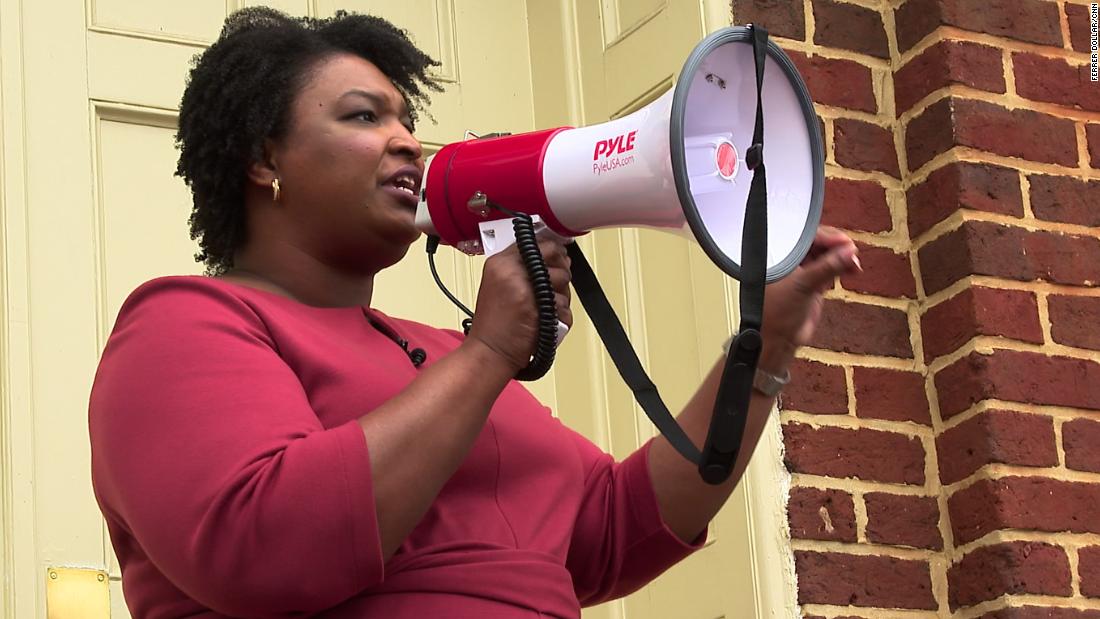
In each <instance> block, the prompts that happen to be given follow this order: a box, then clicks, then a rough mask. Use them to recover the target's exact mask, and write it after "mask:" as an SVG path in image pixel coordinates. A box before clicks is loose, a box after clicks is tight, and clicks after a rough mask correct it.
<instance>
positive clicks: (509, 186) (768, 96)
mask: <svg viewBox="0 0 1100 619" xmlns="http://www.w3.org/2000/svg"><path fill="white" fill-rule="evenodd" d="M755 79H756V77H755V69H754V60H753V50H752V39H751V34H750V29H749V28H745V27H734V28H727V29H724V30H721V31H718V32H715V33H714V34H712V35H711V36H709V37H707V38H706V39H705V40H703V41H702V42H701V43H700V44H699V45H697V46H696V47H695V50H694V51H693V52H692V53H691V55H690V56H689V58H688V60H687V62H686V63H685V65H684V68H683V70H682V72H681V74H680V79H679V81H678V82H677V84H676V86H675V88H672V89H669V91H668V92H666V93H665V94H664V95H663V96H661V97H660V98H659V99H657V100H656V101H654V102H653V103H651V104H650V105H648V106H646V107H644V108H642V109H640V110H638V111H637V112H634V113H633V114H630V115H629V116H626V117H623V118H620V119H616V120H611V121H608V122H605V123H601V124H597V125H592V126H589V127H583V128H570V127H564V128H557V129H547V130H543V131H535V132H531V133H523V134H516V135H507V136H502V137H492V138H485V139H471V140H466V141H462V142H455V143H452V144H448V145H447V146H444V147H443V148H442V149H440V150H439V152H438V153H436V154H435V155H434V156H433V157H432V159H431V160H430V161H429V163H428V166H427V170H426V174H425V179H424V187H425V189H424V191H423V192H422V194H421V195H422V200H421V202H420V206H419V208H418V209H417V213H416V225H417V226H418V227H419V228H420V229H421V230H422V231H424V232H426V233H429V234H434V235H437V236H439V238H440V239H441V241H442V242H443V243H445V244H449V245H454V246H456V247H458V248H459V249H462V250H463V251H466V252H467V253H482V252H483V251H484V249H485V245H484V242H483V238H482V233H481V230H482V226H481V224H483V223H484V222H487V221H491V220H498V219H510V217H509V216H508V215H506V214H504V213H502V212H498V211H495V210H493V209H488V208H486V207H485V206H484V203H483V202H479V201H478V200H476V199H474V198H475V196H478V195H481V196H487V197H488V199H489V200H491V201H492V202H494V203H496V204H500V205H503V206H506V207H507V208H509V209H512V210H515V211H522V212H526V213H529V214H532V215H538V216H539V217H541V219H542V221H543V222H545V225H546V226H548V227H549V228H550V229H551V230H553V231H554V232H556V233H557V234H559V235H561V236H563V237H576V236H580V235H582V234H585V233H587V232H588V231H589V230H594V229H597V228H608V227H649V228H657V229H661V230H666V231H669V232H674V233H678V234H682V235H686V236H688V238H691V239H693V240H695V241H696V242H698V243H699V245H701V246H702V248H703V249H704V250H705V251H706V253H707V255H708V256H709V257H710V258H711V260H713V261H714V263H715V264H716V265H717V266H718V267H719V268H720V269H722V270H723V271H724V272H725V273H727V274H728V275H730V276H731V277H735V278H740V276H741V270H740V259H741V249H742V248H741V245H742V236H743V234H742V232H743V229H744V217H745V204H746V198H747V196H748V192H749V185H750V181H751V179H752V171H751V170H750V169H749V166H748V165H746V162H745V156H746V154H747V152H748V150H749V148H750V146H751V145H752V138H753V125H754V120H755V114H756V94H757V93H756V84H755ZM763 84H764V86H763V92H762V100H763V107H764V111H765V113H766V115H767V118H768V123H767V125H766V128H765V132H764V136H765V141H766V143H767V144H768V148H767V150H766V154H765V155H764V162H765V164H766V166H767V168H768V170H769V171H770V172H771V176H772V178H771V181H772V182H771V184H770V186H769V187H768V192H767V199H768V212H767V246H768V257H767V281H768V282H772V281H775V280H777V279H779V278H781V277H783V276H785V275H787V274H788V273H790V272H791V271H792V270H794V268H795V267H796V266H798V264H799V262H801V260H802V258H803V257H804V256H805V254H806V252H807V251H808V250H809V247H810V244H811V242H812V240H813V236H814V231H815V230H816V228H817V224H818V221H819V219H820V214H821V204H822V199H823V193H824V161H825V156H824V147H823V145H822V140H821V135H820V133H819V130H818V123H817V116H816V114H815V113H814V110H813V103H812V101H811V99H810V97H809V94H808V92H807V90H806V87H805V85H804V84H803V82H802V79H801V77H800V76H799V74H798V72H797V70H796V69H795V67H794V64H793V63H792V62H791V60H790V59H789V58H788V57H787V55H786V54H785V53H783V51H782V50H781V49H780V48H779V47H778V46H776V45H775V44H774V43H769V44H768V54H767V61H766V63H765V72H764V80H763ZM490 253H491V252H490Z"/></svg>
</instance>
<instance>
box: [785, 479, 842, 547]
mask: <svg viewBox="0 0 1100 619" xmlns="http://www.w3.org/2000/svg"><path fill="white" fill-rule="evenodd" d="M787 518H788V520H789V522H790V525H791V537H794V538H796V539H819V540H827V541H837V542H854V541H856V512H855V505H854V503H853V502H852V495H850V494H848V493H847V492H844V491H842V490H818V489H817V488H791V498H790V500H789V501H787Z"/></svg>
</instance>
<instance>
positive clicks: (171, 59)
mask: <svg viewBox="0 0 1100 619" xmlns="http://www.w3.org/2000/svg"><path fill="white" fill-rule="evenodd" d="M243 4H247V3H242V2H238V1H237V0H190V1H189V2H186V3H181V2H173V1H170V0H155V1H149V0H142V1H138V0H92V1H89V2H87V3H84V2H79V1H78V0H66V1H65V2H62V3H54V2H25V1H24V2H20V1H18V0H0V121H2V124H0V145H2V163H0V178H2V181H3V191H2V194H0V197H2V200H0V252H2V253H0V255H2V256H3V265H2V268H0V301H2V303H0V499H2V503H0V507H2V522H3V529H2V531H0V533H2V535H3V537H2V538H0V576H2V580H0V582H2V583H3V591H2V592H0V608H3V610H4V612H3V616H4V617H10V618H15V617H18V618H20V619H21V618H23V617H45V616H47V603H46V600H47V597H48V596H49V597H50V599H55V600H63V599H64V597H63V592H64V591H66V590H68V591H78V590H79V591H80V593H79V595H81V596H86V599H87V604H84V607H85V609H86V610H87V612H88V613H89V614H88V615H87V616H90V617H102V616H103V614H104V613H99V614H96V612H95V609H96V608H99V607H100V606H99V604H100V602H107V600H101V599H99V596H106V595H108V592H109V607H110V608H111V613H110V614H111V616H112V617H125V616H127V613H126V610H125V605H124V602H123V599H122V594H121V590H120V586H119V582H120V574H119V570H118V566H117V563H116V562H115V561H114V557H113V553H112V552H111V549H110V543H109V540H108V538H107V535H106V531H105V528H104V525H103V522H102V519H101V517H100V514H99V511H98V508H97V507H96V504H95V501H94V497H93V495H92V491H91V484H90V479H89V472H88V462H89V453H88V437H87V420H86V414H87V397H88V391H89V388H90V385H91V381H92V377H93V374H94V371H95V367H96V363H97V361H98V356H99V353H100V350H101V349H102V346H103V344H104V342H105V340H106V337H107V335H108V334H109V332H110V329H111V326H112V325H113V322H114V319H115V315H116V313H117V311H118V308H119V306H120V305H121V303H122V301H123V299H124V298H125V296H126V295H127V294H128V293H129V291H131V290H132V289H133V288H134V287H135V286H137V285H138V284H139V283H141V282H142V281H145V280H147V279H149V278H152V277H155V276H158V275H164V274H173V273H177V274H178V273H197V272H199V271H200V270H201V268H200V267H199V265H197V264H196V263H195V262H194V261H193V259H192V255H193V254H194V253H195V250H196V247H195V245H194V243H193V242H191V241H190V240H189V239H188V238H187V217H188V214H189V210H190V206H189V196H188V193H187V191H186V188H185V187H184V186H183V185H182V183H181V182H180V181H179V179H176V178H174V177H173V176H172V172H173V170H174V169H175V159H176V151H175V149H174V145H173V135H174V131H175V123H176V105H177V103H178V101H179V98H180V95H181V93H182V88H183V83H184V81H183V80H184V76H185V74H186V70H187V67H188V64H189V60H190V58H191V57H192V56H193V55H194V54H195V53H197V52H199V51H200V50H201V49H202V48H203V46H204V45H207V44H209V43H210V42H211V41H212V40H213V39H214V38H215V37H216V35H217V32H218V29H219V27H220V24H221V22H222V20H223V19H224V17H225V15H226V14H227V12H228V11H232V10H235V9H236V8H239V7H240V6H242V5H243ZM268 4H272V5H276V6H278V7H279V8H282V9H284V10H286V11H288V12H290V13H293V14H299V15H301V14H312V15H329V14H331V13H332V12H333V11H334V10H336V9H337V8H345V9H349V10H355V11H361V12H375V13H377V14H380V15H383V16H385V17H388V18H391V19H392V20H393V21H395V23H398V24H399V25H401V26H403V27H405V28H407V29H408V30H409V31H410V32H411V34H412V35H413V37H414V39H415V40H416V41H417V42H418V43H419V44H420V45H421V46H422V47H423V48H424V49H425V50H426V51H427V52H428V53H429V54H431V55H433V56H434V57H436V58H437V59H439V60H441V61H442V62H443V66H442V67H441V68H440V70H439V72H440V75H441V76H442V77H443V78H444V80H445V81H446V83H447V84H446V85H447V92H446V93H444V94H441V95H437V96H435V97H434V98H433V105H432V115H433V116H434V117H435V118H436V119H437V121H438V123H437V124H432V123H431V122H430V121H425V122H422V123H421V125H422V126H421V127H420V128H419V137H420V138H421V139H422V140H423V141H424V142H425V144H426V146H427V147H428V149H429V150H433V149H435V148H438V147H439V146H441V145H442V144H445V143H447V142H451V141H454V140H457V139H461V137H462V135H463V132H464V131H465V130H466V129H470V130H473V131H475V132H489V131H509V132H517V133H518V132H523V131H530V130H533V129H536V128H544V127H548V126H554V125H565V124H572V125H578V124H582V123H591V122H599V121H601V120H606V119H607V118H609V117H612V116H616V115H621V114H622V113H625V112H629V111H630V110H632V109H634V108H636V107H638V106H639V105H642V104H644V103H645V102H647V101H648V100H649V99H651V98H652V97H653V96H654V95H656V94H660V92H661V91H662V90H663V88H664V87H667V86H668V85H669V84H671V80H672V79H673V78H674V75H675V72H676V71H677V69H678V67H679V64H681V63H682V62H683V59H684V58H685V57H686V54H687V52H688V51H689V50H690V48H691V47H692V45H694V44H695V43H696V42H697V41H698V40H699V39H700V38H701V37H702V35H703V34H704V33H705V31H706V29H707V27H708V25H709V27H714V26H716V25H719V26H720V25H724V23H723V22H722V20H723V19H725V14H726V11H727V10H728V9H727V8H726V7H727V6H728V5H726V4H725V3H721V2H717V1H716V0H715V1H713V2H712V1H711V0H706V2H704V3H703V4H702V5H700V3H699V2H698V1H693V0H668V1H667V2H660V1H657V0H629V1H627V0H620V1H615V0H528V1H527V2H526V3H521V2H515V1H514V0H477V1H475V0H465V1H456V0H415V1H403V2H396V1H387V0H359V1H352V0H280V1H277V2H269V3H268ZM639 54H642V55H641V56H639ZM583 246H584V248H585V249H586V251H587V252H588V253H589V255H590V256H591V259H592V261H593V263H594V267H595V268H596V269H597V272H598V273H599V275H600V277H601V280H602V281H603V282H604V285H605V287H606V289H607V290H608V293H609V296H610V297H611V300H612V302H613V303H614V304H615V306H616V307H617V308H619V309H620V312H621V316H622V317H623V320H624V323H625V324H627V325H628V326H629V331H630V333H631V336H632V339H633V340H634V341H635V342H636V344H637V346H638V348H639V351H640V353H641V356H642V358H643V360H644V361H646V362H647V365H648V367H649V368H651V370H652V374H653V377H654V379H655V381H656V382H657V384H658V385H660V387H661V391H662V394H663V395H664V397H665V398H666V401H667V402H668V404H669V405H670V408H672V409H673V410H676V409H678V408H679V406H681V405H682V404H683V403H684V402H686V400H687V397H688V396H689V394H690V392H691V389H692V387H693V386H694V385H695V384H697V383H698V381H699V379H700V377H701V376H702V372H703V371H704V370H705V369H706V367H708V366H709V364H710V363H711V362H712V361H713V359H714V358H716V357H717V353H718V343H720V342H721V341H722V340H723V339H724V337H725V336H726V334H727V333H728V331H729V328H730V327H729V325H730V322H731V320H730V317H729V316H728V315H727V310H726V308H727V307H730V306H729V299H730V298H732V297H730V296H729V292H730V291H729V290H728V285H727V283H726V282H725V281H724V280H723V278H722V277H720V276H719V274H718V273H717V270H716V269H714V268H713V267H711V266H710V265H709V262H708V261H707V260H706V258H705V257H704V256H703V254H702V252H701V251H699V250H698V249H697V248H694V247H692V246H690V245H689V244H687V243H685V242H683V241H681V240H678V239H675V238H672V237H665V236H663V235H660V234H656V233H654V234H650V233H636V232H632V231H608V232H601V233H599V234H595V235H589V237H586V238H585V240H584V241H583ZM437 263H438V266H439V268H440V272H441V275H442V277H443V279H444V280H445V281H446V282H447V284H448V286H449V287H450V288H451V290H452V291H454V292H455V293H456V294H457V295H459V296H460V297H462V298H464V299H467V300H469V302H470V303H472V302H473V299H474V293H475V291H476V289H477V284H478V278H479V276H480V268H481V260H480V259H470V258H467V257H466V256H463V255H460V254H457V253H456V252H453V251H448V250H441V251H440V252H439V254H438V255H437ZM377 290H378V294H377V301H378V305H379V306H380V307H381V308H382V309H383V310H384V311H387V312H389V313H392V314H395V315H399V316H403V317H408V318H412V319H416V320H421V321H424V322H429V323H432V324H436V325H440V326H445V327H451V328H456V327H457V326H458V324H459V319H460V318H461V316H460V315H459V313H458V312H457V311H456V310H455V309H454V308H453V307H452V306H451V305H450V303H449V302H447V301H446V300H445V299H444V298H443V297H442V295H441V294H440V293H439V292H438V290H437V289H436V288H435V285H434V282H433V281H432V279H431V277H430V275H429V272H428V269H427V265H426V259H425V256H424V252H423V248H422V245H418V246H416V247H414V248H413V249H412V250H410V252H409V255H408V257H407V258H406V259H405V260H404V261H403V262H402V263H401V264H399V265H397V266H396V267H394V268H393V269H390V270H389V271H387V272H386V273H384V274H383V275H382V276H380V278H379V282H378V287H377ZM673 319H674V320H673ZM673 324H674V326H673ZM532 390H533V391H534V392H535V393H536V395H537V396H539V397H540V398H541V399H542V400H543V401H544V402H545V403H546V404H547V405H549V406H551V407H552V408H553V409H554V410H556V411H557V412H558V414H559V415H560V416H561V417H562V418H563V419H564V420H565V421H566V423H568V424H569V425H571V426H573V427H575V428H577V429H578V430H580V431H582V432H583V433H585V434H586V435H588V436H589V437H591V438H592V439H593V440H594V441H596V442H597V443H598V444H600V445H601V446H603V447H604V448H606V449H608V450H610V451H612V452H613V453H615V454H616V455H617V456H624V455H626V454H627V453H629V452H630V451H631V450H633V449H634V448H636V447H637V445H638V444H640V443H641V442H644V440H646V439H647V438H648V437H649V436H651V435H652V432H653V430H652V428H651V426H650V424H649V422H648V420H646V419H645V417H644V416H643V415H642V414H641V412H640V411H639V410H637V409H636V407H635V405H634V404H633V399H632V398H631V396H630V394H629V392H628V391H627V390H626V388H625V387H623V386H622V384H621V381H620V379H619V377H618V375H617V374H616V373H615V370H614V368H613V366H612V365H611V364H610V361H609V360H608V359H607V357H606V354H605V353H604V352H603V349H602V345H601V344H600V342H599V341H598V339H597V338H596V336H595V335H594V333H593V331H592V329H591V327H590V325H589V324H588V323H587V321H586V320H585V319H584V317H583V316H579V317H578V320H577V324H576V326H575V328H574V331H573V333H572V334H571V335H570V337H569V338H568V339H567V340H566V343H565V345H564V346H563V348H562V350H561V351H560V354H559V361H558V363H557V364H556V366H555V369H554V370H553V371H552V372H551V373H550V375H548V376H547V377H546V378H544V379H543V380H541V381H539V382H538V383H537V384H535V385H533V386H532ZM743 487H744V485H743ZM747 505H748V504H747V503H746V496H745V494H744V493H743V492H742V491H739V493H738V495H736V496H735V498H734V500H733V501H731V504H730V507H729V508H728V509H727V510H726V513H724V514H723V515H722V516H721V517H720V518H719V520H718V522H717V523H716V525H715V527H714V533H713V534H712V540H713V541H712V542H711V543H710V545H709V546H708V547H707V548H706V549H705V550H703V551H702V552H700V553H698V555H696V556H695V557H693V558H692V559H690V560H689V561H687V562H685V563H684V564H683V565H681V566H678V567H677V568H675V569H674V570H672V571H670V573H669V574H667V575H665V576H664V577H662V578H661V579H660V580H659V581H658V582H657V583H655V584H654V585H652V586H651V587H649V588H647V589H645V590H643V591H641V592H639V593H637V594H635V595H634V596H631V598H629V599H628V600H626V601H620V602H614V603H611V604H607V605H604V606H602V607H599V608H595V609H589V610H587V611H586V615H585V616H586V617H588V618H589V619H595V618H604V617H608V618H610V617H629V618H630V619H642V618H653V619H657V618H674V617H675V618H679V617H684V618H696V617H698V618H700V619H711V618H713V617H719V616H726V617H752V616H756V615H757V614H758V612H757V610H758V608H759V606H758V602H757V601H756V600H758V599H759V598H760V594H759V591H756V592H754V589H753V587H754V584H753V583H754V582H757V581H758V580H759V578H758V577H757V576H754V573H753V571H752V568H751V566H752V561H751V556H752V555H753V554H754V552H757V551H754V550H753V549H752V547H751V540H750V537H749V534H748V532H749V530H750V529H749V527H748V525H747V524H746V522H747V520H746V518H747V515H748V514H749V513H750V511H751V510H749V509H748V507H747ZM772 533H773V532H772V530H771V529H768V533H767V535H771V534H772ZM65 568H87V569H86V570H83V571H82V570H80V569H77V570H70V569H65ZM100 570H101V571H102V572H103V576H104V578H103V579H97V576H99V575H100V574H99V572H98V571H100ZM67 583H78V584H79V585H80V587H81V588H80V589H76V588H68V589H66V586H65V585H66V584H67ZM97 583H100V584H97ZM59 592H61V593H59ZM55 596H61V597H55ZM69 601H71V600H69ZM60 603H61V602H55V605H54V606H53V609H54V610H55V611H56V610H57V609H59V608H60V606H59V604H60ZM78 606H79V604H78ZM54 615H56V613H54ZM54 615H51V616H54ZM66 616H74V615H66ZM761 616H762V614H761Z"/></svg>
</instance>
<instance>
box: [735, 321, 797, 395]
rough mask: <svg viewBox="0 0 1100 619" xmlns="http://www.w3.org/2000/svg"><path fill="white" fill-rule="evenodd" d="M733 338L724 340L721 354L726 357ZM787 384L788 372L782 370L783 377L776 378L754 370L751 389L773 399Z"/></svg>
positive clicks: (789, 374)
mask: <svg viewBox="0 0 1100 619" xmlns="http://www.w3.org/2000/svg"><path fill="white" fill-rule="evenodd" d="M735 337H737V336H735V335H731V336H730V338H729V339H728V340H726V343H725V344H722V352H723V353H724V354H725V356H727V357H728V356H729V354H730V346H732V345H733V339H734V338H735ZM789 382H791V371H790V370H783V375H782V376H777V375H775V374H772V373H771V372H766V371H764V370H762V369H760V368H756V374H755V375H754V376H753V377H752V388H753V389H756V390H757V391H759V392H760V393H762V394H764V395H766V396H768V397H769V398H774V397H775V396H776V395H778V394H779V392H780V391H782V390H783V387H786V386H787V383H789Z"/></svg>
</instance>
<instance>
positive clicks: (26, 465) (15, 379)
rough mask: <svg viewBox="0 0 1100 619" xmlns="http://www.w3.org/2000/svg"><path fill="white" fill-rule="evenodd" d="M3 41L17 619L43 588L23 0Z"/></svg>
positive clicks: (4, 298) (2, 405)
mask: <svg viewBox="0 0 1100 619" xmlns="http://www.w3.org/2000/svg"><path fill="white" fill-rule="evenodd" d="M0 42H2V43H0V256H2V258H3V260H0V264H3V268H2V269H0V526H2V529H0V574H2V578H3V579H2V581H0V591H2V593H0V609H2V610H3V616H4V617H10V618H14V617H34V616H39V615H40V613H38V612H37V609H38V608H40V607H41V600H40V598H41V596H42V593H43V589H42V588H40V587H39V585H40V584H41V583H40V582H39V579H38V578H37V577H36V569H35V566H36V565H37V543H36V540H35V538H36V528H35V519H34V513H35V495H34V492H33V479H34V452H33V444H34V442H33V440H32V437H33V436H34V416H33V414H32V411H31V401H32V386H31V376H30V367H31V364H30V359H31V352H30V324H29V305H30V304H29V299H30V281H29V278H28V273H27V268H28V258H27V249H28V248H27V216H28V213H27V208H26V203H27V201H26V189H27V169H26V165H27V159H26V136H25V131H26V118H25V115H24V111H25V109H26V108H25V103H24V96H25V83H24V69H23V5H22V3H21V2H4V3H2V4H0ZM30 591H34V592H36V595H26V593H27V592H30ZM20 593H22V595H21V594H20Z"/></svg>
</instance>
